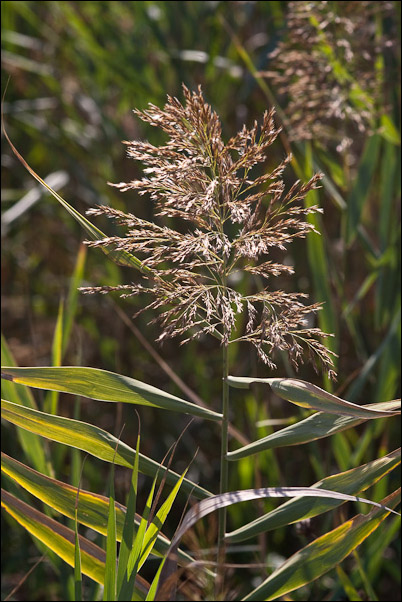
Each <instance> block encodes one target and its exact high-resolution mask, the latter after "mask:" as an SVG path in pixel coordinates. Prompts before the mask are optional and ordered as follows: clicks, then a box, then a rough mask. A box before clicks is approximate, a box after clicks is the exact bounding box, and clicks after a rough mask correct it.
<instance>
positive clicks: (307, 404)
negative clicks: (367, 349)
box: [228, 376, 400, 419]
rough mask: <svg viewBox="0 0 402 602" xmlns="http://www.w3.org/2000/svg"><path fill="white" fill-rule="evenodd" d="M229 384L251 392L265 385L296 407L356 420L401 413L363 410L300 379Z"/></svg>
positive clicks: (235, 378)
mask: <svg viewBox="0 0 402 602" xmlns="http://www.w3.org/2000/svg"><path fill="white" fill-rule="evenodd" d="M228 383H229V385H230V386H232V387H236V388H239V389H247V388H248V387H249V385H250V384H251V383H263V384H267V385H269V386H270V387H271V389H272V391H273V392H274V393H275V394H276V395H278V396H279V397H281V398H282V399H286V401H290V402H291V403H294V404H295V405H298V406H300V407H302V408H306V409H308V410H318V411H319V412H327V413H329V414H337V415H339V416H353V417H355V418H364V419H366V418H386V417H387V416H395V415H397V414H400V411H384V410H383V411H380V410H375V409H370V408H368V407H367V406H359V405H357V404H355V403H351V402H350V401H345V400H344V399H341V398H340V397H336V395H332V394H331V393H328V392H327V391H324V390H323V389H321V388H320V387H317V386H316V385H312V384H311V383H308V382H306V381H304V380H298V379H296V378H253V377H251V378H250V377H247V376H229V377H228Z"/></svg>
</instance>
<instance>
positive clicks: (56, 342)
mask: <svg viewBox="0 0 402 602" xmlns="http://www.w3.org/2000/svg"><path fill="white" fill-rule="evenodd" d="M63 322H64V303H63V300H62V299H61V300H60V303H59V311H58V313H57V321H56V328H55V330H54V335H53V343H52V366H55V367H56V366H60V365H61V360H62V353H63V352H62V345H63ZM58 402H59V393H58V391H50V392H49V393H48V394H47V395H46V397H45V401H44V406H43V409H44V410H45V412H47V413H48V414H57V406H58Z"/></svg>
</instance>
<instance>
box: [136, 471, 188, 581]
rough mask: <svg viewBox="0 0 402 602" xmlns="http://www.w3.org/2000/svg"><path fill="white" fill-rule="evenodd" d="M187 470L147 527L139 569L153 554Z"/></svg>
mask: <svg viewBox="0 0 402 602" xmlns="http://www.w3.org/2000/svg"><path fill="white" fill-rule="evenodd" d="M187 470H188V469H187V468H186V470H185V471H184V472H183V474H182V475H181V477H180V481H178V482H177V483H176V485H175V486H174V488H173V490H172V491H171V493H170V494H169V496H168V497H167V499H166V501H165V502H164V503H163V504H162V506H161V507H160V509H159V510H158V512H157V513H156V515H155V516H154V518H153V519H152V520H151V522H150V524H149V526H148V527H147V530H146V532H145V536H144V540H143V544H142V547H141V552H140V557H139V561H138V569H140V568H141V567H142V565H143V564H144V562H145V561H146V559H147V558H148V556H149V554H150V553H151V551H152V549H153V546H154V543H155V541H156V538H157V536H158V534H159V532H160V530H161V529H162V527H163V525H164V523H165V520H166V518H167V515H168V514H169V512H170V510H171V508H172V506H173V503H174V501H175V499H176V496H177V493H178V491H179V489H180V487H181V484H182V482H183V479H184V476H185V474H186V472H187Z"/></svg>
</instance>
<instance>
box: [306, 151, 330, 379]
mask: <svg viewBox="0 0 402 602" xmlns="http://www.w3.org/2000/svg"><path fill="white" fill-rule="evenodd" d="M313 175H314V165H313V152H312V147H311V144H310V143H306V147H305V177H306V178H307V179H310V178H311V177H312V176H313ZM319 204H320V203H319V195H318V190H310V192H309V193H308V194H307V195H306V198H305V206H306V207H311V206H312V205H319ZM307 221H308V222H309V223H311V224H313V226H314V228H315V230H316V231H317V232H322V221H321V217H320V215H319V214H318V213H310V214H309V215H308V216H307ZM317 232H310V233H309V235H308V236H307V252H308V259H309V266H310V270H311V273H312V276H313V284H314V299H315V301H317V302H320V303H323V306H322V309H321V311H320V312H319V314H318V323H319V325H320V328H321V330H322V331H323V332H327V333H330V334H334V335H336V334H337V332H338V324H337V319H336V312H335V309H334V303H333V299H332V294H331V287H330V274H331V270H330V269H329V263H328V259H327V253H326V249H325V243H324V237H323V236H321V235H320V234H317ZM337 340H338V339H337V337H336V336H335V337H334V338H328V339H326V340H325V341H324V342H323V344H325V346H327V347H328V348H329V349H330V350H331V351H333V352H334V353H337ZM334 363H335V366H336V363H337V362H336V358H335V359H334ZM324 384H325V386H326V388H328V389H329V390H332V386H331V383H330V380H329V379H328V377H327V376H324Z"/></svg>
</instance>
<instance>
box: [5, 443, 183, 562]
mask: <svg viewBox="0 0 402 602" xmlns="http://www.w3.org/2000/svg"><path fill="white" fill-rule="evenodd" d="M135 460H136V462H138V456H136V458H135ZM1 470H2V472H3V473H4V474H5V475H7V476H8V477H9V478H11V479H13V480H14V481H15V482H16V483H18V484H19V485H20V486H21V487H23V488H24V489H26V491H28V492H29V493H31V494H32V495H34V496H35V497H37V498H38V499H40V500H41V501H42V502H44V503H45V504H47V505H48V506H50V507H51V508H53V509H54V510H57V511H58V512H60V513H61V514H64V516H67V517H69V518H74V517H75V500H76V498H77V488H76V487H73V486H72V485H69V484H68V483H63V482H62V481H57V480H56V479H52V478H50V477H47V476H46V475H43V474H41V473H39V472H37V471H36V470H34V469H33V468H30V467H29V466H26V465H25V464H22V463H21V462H18V460H15V459H14V458H11V457H10V456H7V455H6V454H4V453H3V452H2V454H1ZM108 504H109V500H108V498H107V497H104V496H103V495H98V494H96V493H92V492H90V491H85V490H83V489H80V492H79V505H78V512H77V519H78V522H79V523H81V524H82V525H85V526H87V527H90V528H91V529H94V531H97V532H98V533H101V534H102V535H106V533H107V515H108ZM140 520H141V516H140V515H139V514H135V513H134V515H132V514H128V513H127V511H126V508H125V507H124V506H123V505H122V504H119V502H116V539H117V541H121V542H122V544H121V546H120V558H119V566H120V562H121V560H122V558H121V554H122V546H123V545H124V542H126V544H127V546H128V545H129V543H130V541H131V545H132V540H131V539H130V540H126V529H127V524H126V523H127V522H128V521H130V522H129V526H131V527H132V530H133V533H134V525H136V527H137V528H138V525H139V524H140ZM169 545H170V541H169V539H168V538H167V537H165V536H164V535H163V534H162V533H159V534H158V537H157V538H156V541H155V546H154V548H153V550H152V552H153V553H154V554H157V555H160V556H163V555H164V554H166V552H167V550H168V548H169ZM130 549H131V546H130ZM179 560H180V563H184V564H187V563H189V562H192V561H193V559H192V557H191V556H189V555H188V554H187V553H185V552H182V551H181V550H179Z"/></svg>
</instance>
